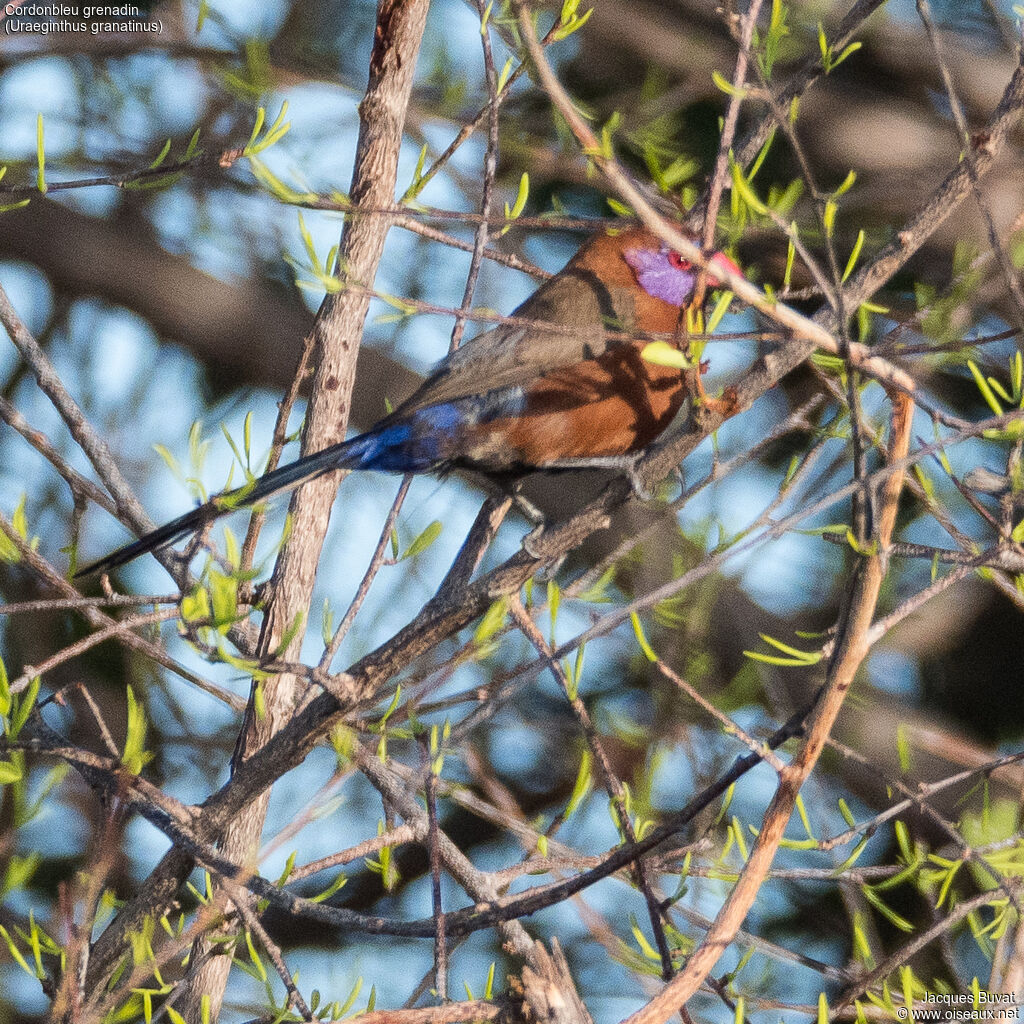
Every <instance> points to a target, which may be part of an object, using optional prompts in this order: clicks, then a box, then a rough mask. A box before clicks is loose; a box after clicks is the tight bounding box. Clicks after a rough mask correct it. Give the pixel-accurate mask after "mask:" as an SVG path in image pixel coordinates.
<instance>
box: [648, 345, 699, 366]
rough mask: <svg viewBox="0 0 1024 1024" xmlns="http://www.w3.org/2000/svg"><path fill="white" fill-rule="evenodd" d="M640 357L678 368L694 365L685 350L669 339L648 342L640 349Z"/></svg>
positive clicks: (656, 363) (650, 361)
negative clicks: (669, 341) (670, 342)
mask: <svg viewBox="0 0 1024 1024" xmlns="http://www.w3.org/2000/svg"><path fill="white" fill-rule="evenodd" d="M640 358H641V359H643V360H645V361H646V362H648V363H654V365H655V366H668V367H671V368H672V369H676V370H689V369H690V367H691V366H692V365H693V364H692V363H691V362H690V360H689V359H687V358H686V355H685V354H684V353H683V352H681V351H680V350H679V349H678V348H676V347H675V345H671V344H669V343H668V342H667V341H651V342H648V343H647V344H646V345H644V347H643V348H642V349H641V350H640Z"/></svg>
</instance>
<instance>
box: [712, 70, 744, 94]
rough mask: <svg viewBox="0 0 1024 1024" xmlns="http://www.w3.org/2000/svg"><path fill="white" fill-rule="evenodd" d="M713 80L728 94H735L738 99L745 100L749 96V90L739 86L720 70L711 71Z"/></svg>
mask: <svg viewBox="0 0 1024 1024" xmlns="http://www.w3.org/2000/svg"><path fill="white" fill-rule="evenodd" d="M711 81H712V82H714V83H715V85H716V86H717V88H719V89H721V91H722V92H724V93H725V94H726V96H735V97H736V98H737V99H741V100H745V99H746V98H747V90H746V89H743V88H737V87H736V86H735V85H733V84H732V82H730V81H729V79H728V78H726V77H725V75H723V74H722V73H721V72H720V71H712V72H711Z"/></svg>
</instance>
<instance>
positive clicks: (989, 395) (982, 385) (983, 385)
mask: <svg viewBox="0 0 1024 1024" xmlns="http://www.w3.org/2000/svg"><path fill="white" fill-rule="evenodd" d="M967 368H968V369H969V370H970V371H971V375H972V376H973V377H974V383H975V384H977V385H978V390H979V391H980V392H981V396H982V398H984V399H985V401H986V402H987V403H988V406H989V408H990V409H991V410H992V411H993V412H994V413H995V414H996V415H997V416H1002V415H1003V407H1002V406H1001V405H1000V404H999V400H998V399H997V398H996V396H995V393H994V392H993V391H992V388H991V387H989V383H988V381H987V380H986V379H985V377H984V376H983V375H982V372H981V370H979V369H978V367H977V364H976V363H975V362H974V360H973V359H968V360H967Z"/></svg>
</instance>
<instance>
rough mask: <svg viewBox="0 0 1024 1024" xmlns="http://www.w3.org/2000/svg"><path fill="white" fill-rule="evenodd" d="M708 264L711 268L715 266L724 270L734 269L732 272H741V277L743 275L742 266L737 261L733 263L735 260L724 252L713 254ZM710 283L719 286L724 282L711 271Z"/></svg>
mask: <svg viewBox="0 0 1024 1024" xmlns="http://www.w3.org/2000/svg"><path fill="white" fill-rule="evenodd" d="M708 264H709V266H708V269H709V270H711V269H712V268H714V267H720V268H721V269H722V270H729V271H732V273H734V274H739V275H740V276H741V277H742V276H743V271H742V270H740V268H739V267H738V266H737V265H736V264H735V263H733V261H732V260H731V259H729V257H728V256H726V255H725V253H724V252H716V253H715V255H714V256H712V257H711V259H710V260H709V261H708ZM708 283H709V284H710V285H711V287H712V288H718V287H720V286H721V284H722V282H721V281H719V280H718V278H717V277H715V276H714V275H713V274H711V273H709V274H708Z"/></svg>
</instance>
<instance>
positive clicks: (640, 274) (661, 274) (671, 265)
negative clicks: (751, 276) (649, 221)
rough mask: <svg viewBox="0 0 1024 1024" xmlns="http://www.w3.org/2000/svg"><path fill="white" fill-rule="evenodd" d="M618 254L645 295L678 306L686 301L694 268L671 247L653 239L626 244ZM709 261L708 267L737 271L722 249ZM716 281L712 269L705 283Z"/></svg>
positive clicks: (713, 285) (692, 282)
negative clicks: (631, 244)
mask: <svg viewBox="0 0 1024 1024" xmlns="http://www.w3.org/2000/svg"><path fill="white" fill-rule="evenodd" d="M651 237H653V236H651ZM622 256H623V258H624V259H625V261H626V262H627V263H628V264H629V266H630V267H631V268H632V270H633V274H634V275H635V277H636V280H637V283H638V284H639V285H640V287H641V288H643V290H644V291H645V292H647V294H648V295H652V296H654V298H656V299H661V300H662V301H663V302H667V303H669V304H670V305H672V306H677V307H679V308H682V307H683V306H685V305H686V304H687V303H688V302H689V301H690V298H691V296H692V295H693V289H694V286H695V285H696V283H697V268H696V267H694V266H693V265H692V264H691V263H690V261H689V260H687V259H685V258H684V257H683V256H680V255H679V253H677V252H676V251H675V250H674V249H671V248H670V247H669V246H667V245H664V244H662V243H661V242H658V241H657V240H655V242H654V243H652V244H650V245H643V246H635V247H630V248H626V249H624V250H623V251H622ZM709 263H710V266H711V269H712V271H713V269H714V268H715V267H720V268H721V269H723V270H731V271H733V273H736V274H739V273H741V271H740V268H739V267H738V266H736V264H735V263H733V261H732V260H731V259H729V257H728V256H726V255H725V253H722V252H716V253H715V255H714V256H712V257H711V259H710V260H709ZM719 283H720V282H719V280H718V278H716V277H715V276H714V273H713V272H712V273H709V275H708V284H710V285H711V287H712V288H717V287H718V285H719Z"/></svg>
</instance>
